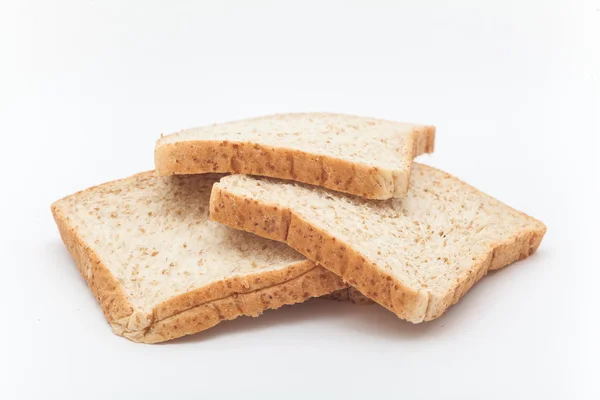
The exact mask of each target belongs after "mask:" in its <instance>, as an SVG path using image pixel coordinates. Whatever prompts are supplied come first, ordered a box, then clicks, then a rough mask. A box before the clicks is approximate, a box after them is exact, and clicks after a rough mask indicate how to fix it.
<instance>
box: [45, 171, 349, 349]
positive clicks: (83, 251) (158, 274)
mask: <svg viewBox="0 0 600 400" xmlns="http://www.w3.org/2000/svg"><path fill="white" fill-rule="evenodd" d="M219 177H220V176H218V175H214V174H213V175H194V176H176V177H159V176H156V175H155V174H154V173H153V172H146V173H142V174H138V175H135V176H132V177H130V178H127V179H123V180H119V181H115V182H110V183H106V184H103V185H100V186H97V187H93V188H90V189H88V190H85V191H82V192H79V193H76V194H74V195H71V196H68V197H66V198H64V199H62V200H59V201H57V202H56V203H54V204H53V205H52V213H53V215H54V218H55V220H56V223H57V225H58V228H59V230H60V234H61V236H62V238H63V241H64V242H65V245H66V246H67V248H68V249H69V251H70V253H71V254H72V256H73V258H74V259H75V261H76V263H77V266H78V267H79V269H80V271H81V273H82V275H83V276H84V278H85V279H86V280H87V281H88V284H89V286H90V288H91V289H92V291H93V293H94V295H95V297H96V298H97V299H98V301H99V302H100V304H101V306H102V310H103V311H104V314H105V315H106V318H107V319H108V322H109V323H110V325H111V326H112V328H113V331H114V332H115V333H117V334H118V335H122V336H125V337H126V338H128V339H131V340H133V341H137V342H146V343H154V342H161V341H164V340H168V339H173V338H176V337H179V336H183V335H187V334H191V333H195V332H199V331H201V330H204V329H207V328H210V327H211V326H213V325H216V324H217V323H219V322H220V321H221V320H228V319H233V318H235V317H237V316H240V315H251V316H257V315H259V314H260V313H261V312H262V311H264V310H266V309H272V308H278V307H280V306H282V305H284V304H293V303H298V302H302V301H305V300H306V299H308V298H309V297H313V296H321V295H326V294H329V293H332V292H334V291H335V290H338V289H342V288H345V287H346V286H345V285H344V284H343V282H342V281H341V280H340V279H339V277H337V276H336V275H334V274H332V273H331V272H329V271H327V270H326V269H324V268H323V267H321V266H317V265H316V264H314V263H313V262H310V261H307V260H306V259H305V258H304V257H302V256H301V255H300V254H298V253H297V252H295V251H294V250H292V249H291V248H289V247H288V246H286V245H284V244H282V243H277V242H274V241H272V240H267V239H263V238H260V237H258V236H255V235H251V234H248V233H246V232H240V231H237V230H234V229H231V228H228V227H226V226H224V225H221V224H218V223H216V222H213V221H211V220H210V219H209V217H208V202H209V196H210V191H211V188H212V185H213V183H214V182H216V181H217V180H218V179H219Z"/></svg>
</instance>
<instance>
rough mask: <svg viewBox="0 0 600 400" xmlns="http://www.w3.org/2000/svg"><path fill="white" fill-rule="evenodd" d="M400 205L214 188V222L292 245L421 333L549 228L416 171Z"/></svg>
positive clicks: (272, 189)
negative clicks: (418, 326) (427, 323)
mask: <svg viewBox="0 0 600 400" xmlns="http://www.w3.org/2000/svg"><path fill="white" fill-rule="evenodd" d="M410 185H411V186H410V190H409V192H408V195H407V196H406V197H405V198H404V199H393V200H388V201H370V200H365V199H362V198H359V197H355V196H349V195H344V194H341V193H337V192H332V191H329V190H326V189H323V188H319V187H314V186H308V185H302V184H298V183H294V182H288V181H278V180H273V179H266V178H255V177H250V176H244V175H231V176H227V177H224V178H223V179H221V181H220V182H219V183H218V184H216V185H215V186H214V188H213V192H212V195H211V201H210V210H211V218H212V219H214V220H216V221H219V222H222V223H224V224H227V225H229V226H231V227H234V228H237V229H243V230H246V231H249V232H253V233H256V234H258V235H261V236H264V237H268V238H271V239H275V240H279V241H281V242H285V243H287V244H289V245H290V246H291V247H292V248H294V249H296V250H298V251H299V252H300V253H302V254H303V255H305V256H306V257H307V258H308V259H311V260H314V261H316V262H318V263H320V264H322V265H323V266H324V267H326V268H328V269H329V270H330V271H332V272H335V273H336V274H337V275H339V276H341V277H342V278H343V279H344V281H345V282H347V283H349V284H351V285H352V286H354V287H356V288H357V289H358V290H360V291H361V292H362V293H364V294H365V295H366V296H368V297H369V298H371V299H373V300H374V301H376V302H377V303H379V304H381V305H383V306H384V307H386V308H387V309H389V310H391V311H393V312H394V313H396V314H397V315H398V316H399V317H400V318H403V319H406V320H408V321H411V322H414V323H418V322H422V321H427V320H431V319H434V318H437V317H439V316H440V315H442V313H443V312H444V311H445V310H446V309H447V308H448V307H449V306H450V305H452V304H454V303H456V302H457V301H458V300H459V299H460V298H461V296H463V295H464V294H465V292H466V291H467V290H469V288H471V286H472V285H473V284H474V283H475V282H477V281H478V280H479V279H480V278H481V277H483V276H484V275H485V274H486V273H487V272H488V270H493V269H497V268H501V267H504V266H505V265H508V264H510V263H512V262H514V261H517V260H520V259H523V258H525V257H527V256H529V255H531V254H532V253H533V252H534V251H535V250H536V249H537V248H538V246H539V245H540V242H541V240H542V237H543V236H544V234H545V232H546V227H545V226H544V224H542V223H541V222H539V221H537V220H535V219H533V218H531V217H529V216H527V215H525V214H523V213H521V212H518V211H516V210H514V209H512V208H510V207H508V206H506V205H505V204H503V203H501V202H500V201H498V200H495V199H493V198H492V197H490V196H488V195H486V194H484V193H482V192H480V191H478V190H477V189H475V188H473V187H472V186H469V185H467V184H466V183H463V182H462V181H460V180H458V179H457V178H455V177H453V176H451V175H448V174H447V173H445V172H442V171H439V170H437V169H434V168H432V167H428V166H425V165H419V164H415V165H413V172H412V175H411V182H410Z"/></svg>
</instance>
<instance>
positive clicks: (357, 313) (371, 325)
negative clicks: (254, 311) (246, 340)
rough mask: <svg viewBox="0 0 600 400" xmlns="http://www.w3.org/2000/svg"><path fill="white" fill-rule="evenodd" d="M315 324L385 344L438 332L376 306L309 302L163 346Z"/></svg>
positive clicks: (431, 325)
mask: <svg viewBox="0 0 600 400" xmlns="http://www.w3.org/2000/svg"><path fill="white" fill-rule="evenodd" d="M315 320H316V321H324V323H329V324H331V325H332V326H336V327H337V328H342V329H343V330H348V331H354V333H360V334H364V335H365V336H371V337H379V338H384V339H388V340H414V339H418V338H423V337H425V336H428V335H431V334H435V333H436V331H438V330H439V329H438V328H439V326H437V325H438V324H437V323H427V324H418V325H415V324H411V323H409V322H406V321H403V320H401V319H399V318H398V317H396V315H394V314H393V313H391V312H390V311H388V310H386V309H384V308H383V307H381V306H379V305H377V304H372V305H357V304H353V303H351V302H338V301H335V300H326V299H311V300H309V301H307V302H305V303H302V304H296V305H293V306H284V307H282V308H280V309H279V310H268V311H265V313H264V314H263V315H261V316H260V317H259V318H252V317H239V318H237V319H235V320H232V321H224V322H222V323H220V324H219V325H217V326H215V327H213V328H210V329H208V330H206V331H204V332H199V333H197V334H194V335H190V336H185V337H182V338H179V339H175V340H172V341H169V342H165V343H164V344H163V345H170V344H172V345H177V344H181V343H190V342H204V341H210V340H214V339H219V338H222V337H223V336H227V335H238V334H240V335H241V334H246V333H248V332H260V331H264V330H267V329H272V328H273V327H276V326H281V325H301V324H303V323H305V322H306V321H315ZM325 320H326V322H325ZM440 320H441V319H438V320H437V321H440Z"/></svg>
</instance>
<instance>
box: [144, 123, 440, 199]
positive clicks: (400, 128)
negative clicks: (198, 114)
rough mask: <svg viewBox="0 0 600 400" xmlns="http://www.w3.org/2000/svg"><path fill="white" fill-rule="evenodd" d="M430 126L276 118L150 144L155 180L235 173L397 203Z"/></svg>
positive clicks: (430, 136)
mask: <svg viewBox="0 0 600 400" xmlns="http://www.w3.org/2000/svg"><path fill="white" fill-rule="evenodd" d="M434 139H435V128H434V127H433V126H425V125H414V124H407V123H398V122H391V121H385V120H381V119H374V118H365V117H358V116H352V115H343V114H328V113H305V114H300V113H298V114H280V115H272V116H266V117H260V118H254V119H247V120H241V121H235V122H229V123H224V124H218V125H211V126H205V127H201V128H195V129H188V130H184V131H181V132H178V133H173V134H171V135H167V136H164V137H162V138H161V139H159V140H158V142H157V144H156V149H155V164H156V170H157V172H158V173H159V174H160V175H172V174H199V173H208V172H223V173H241V174H250V175H261V176H268V177H273V178H281V179H289V180H294V181H298V182H303V183H308V184H311V185H317V186H322V187H325V188H328V189H332V190H335V191H339V192H345V193H350V194H354V195H357V196H362V197H365V198H369V199H389V198H392V197H403V196H404V195H405V194H406V192H407V190H408V182H409V176H410V167H411V164H412V160H413V158H414V157H416V156H417V155H420V154H423V153H431V152H432V151H433V147H434Z"/></svg>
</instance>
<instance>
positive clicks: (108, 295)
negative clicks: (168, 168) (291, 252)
mask: <svg viewBox="0 0 600 400" xmlns="http://www.w3.org/2000/svg"><path fill="white" fill-rule="evenodd" d="M152 173H153V172H146V173H143V174H152ZM88 190H90V189H88ZM79 193H83V192H79ZM79 193H77V194H75V195H73V196H77V195H78V194H79ZM61 202H62V201H61V200H59V201H57V202H55V203H54V204H52V207H51V210H52V214H53V217H54V220H55V221H56V224H57V226H58V230H59V232H60V235H61V238H62V240H63V242H64V243H65V246H66V247H67V249H68V251H69V253H70V254H71V256H72V257H73V259H74V260H75V263H76V265H77V267H78V269H79V271H80V272H81V275H82V276H83V277H84V278H85V279H86V281H87V283H88V286H89V287H90V289H91V290H92V293H93V294H94V297H96V299H97V300H98V302H99V303H100V306H101V308H102V311H103V313H104V315H105V317H106V319H107V320H108V322H109V324H110V325H111V327H112V329H113V332H115V333H116V334H118V335H121V336H124V337H126V338H128V339H130V340H133V341H136V342H144V343H156V342H160V341H164V340H169V339H173V338H176V337H179V336H183V335H188V334H192V333H196V332H200V331H202V330H204V329H207V328H210V327H212V326H214V325H216V324H217V323H218V322H220V321H222V320H230V319H233V318H236V317H237V316H241V315H251V316H257V315H259V314H260V313H261V312H262V311H264V310H266V309H271V308H278V307H281V306H282V305H284V304H294V303H299V302H302V301H305V300H306V299H308V298H310V297H317V296H322V295H326V294H329V293H331V292H333V291H335V290H338V289H342V288H345V287H346V285H345V284H344V283H343V282H342V281H341V279H339V278H338V277H337V276H336V275H335V274H332V273H331V272H329V271H327V270H326V269H324V268H323V267H321V266H318V265H316V264H315V263H313V262H311V261H308V260H305V261H299V262H296V263H293V264H291V265H290V266H289V267H288V268H285V269H281V270H277V271H269V272H263V273H258V274H252V275H245V276H242V277H231V278H229V279H225V280H222V281H217V282H214V283H212V284H210V285H206V286H204V287H201V288H198V289H196V290H193V291H190V292H187V293H184V294H181V295H179V296H175V297H173V298H171V299H169V300H167V301H165V302H162V303H160V304H158V305H157V306H155V307H154V308H153V309H152V311H151V312H146V311H143V310H140V309H137V308H136V307H135V306H134V305H133V303H132V301H131V299H130V298H129V297H128V295H127V294H126V292H125V291H124V290H123V287H122V286H121V284H120V283H119V281H118V279H117V278H116V277H115V276H114V275H113V274H112V272H111V271H110V270H109V268H108V267H107V266H106V265H105V264H104V263H103V262H102V260H101V259H100V257H99V256H98V255H97V254H96V252H95V251H94V250H93V249H92V248H91V247H90V246H89V245H87V244H86V242H85V240H84V239H83V238H82V237H81V236H80V235H79V234H78V232H77V230H76V229H75V227H74V226H73V225H72V224H71V222H70V220H69V218H68V217H67V215H66V214H65V212H64V211H63V209H62V207H61ZM264 296H266V298H267V299H268V300H265V299H264V298H263V297H264ZM271 296H272V299H271ZM258 300H260V301H258ZM231 301H234V302H235V304H236V305H237V306H236V308H235V309H231V307H229V304H230V303H231ZM221 308H222V310H221V314H218V315H220V316H222V317H223V318H220V317H219V318H217V319H216V320H215V319H214V318H213V317H214V312H215V311H216V310H219V309H221ZM207 316H209V317H207Z"/></svg>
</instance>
